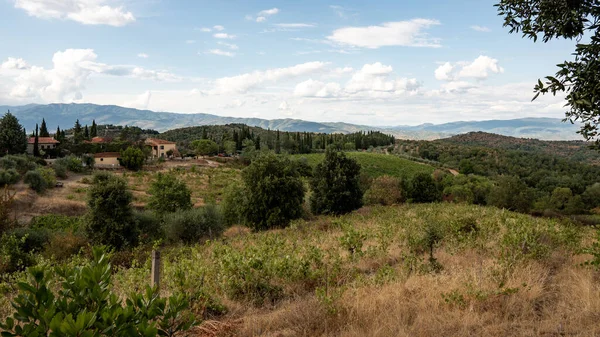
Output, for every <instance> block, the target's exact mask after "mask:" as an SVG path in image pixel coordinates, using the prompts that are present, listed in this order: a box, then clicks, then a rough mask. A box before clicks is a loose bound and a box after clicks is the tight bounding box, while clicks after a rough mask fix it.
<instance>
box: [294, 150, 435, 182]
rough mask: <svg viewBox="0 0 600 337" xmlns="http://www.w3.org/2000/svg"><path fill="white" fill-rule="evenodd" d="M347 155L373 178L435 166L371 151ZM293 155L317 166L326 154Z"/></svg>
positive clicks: (400, 174) (408, 173) (409, 172)
mask: <svg viewBox="0 0 600 337" xmlns="http://www.w3.org/2000/svg"><path fill="white" fill-rule="evenodd" d="M347 155H348V157H351V158H355V159H356V160H357V161H358V163H359V164H360V165H361V166H362V170H363V172H366V173H367V174H368V175H369V176H370V177H372V178H375V177H379V176H382V175H390V176H394V177H410V176H413V175H414V174H416V173H419V172H427V173H432V172H433V171H434V168H433V167H431V166H429V165H425V164H420V163H416V162H414V161H410V160H407V159H403V158H399V157H396V156H392V155H384V154H379V153H369V152H347ZM293 157H294V158H306V159H307V161H308V164H309V165H311V166H315V165H317V164H318V163H319V162H320V161H322V160H323V158H324V154H322V153H311V154H299V155H294V156H293Z"/></svg>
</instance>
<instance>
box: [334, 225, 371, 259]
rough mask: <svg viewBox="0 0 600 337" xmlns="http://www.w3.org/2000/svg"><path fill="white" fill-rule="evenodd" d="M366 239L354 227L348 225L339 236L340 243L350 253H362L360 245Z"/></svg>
mask: <svg viewBox="0 0 600 337" xmlns="http://www.w3.org/2000/svg"><path fill="white" fill-rule="evenodd" d="M366 239H367V236H366V235H365V234H363V233H361V232H359V231H358V230H356V229H355V228H354V227H352V226H350V225H348V226H346V227H345V228H344V234H343V235H342V236H341V237H340V244H341V245H342V247H344V248H345V249H346V250H348V252H349V253H350V255H352V256H354V255H361V254H362V253H363V251H362V247H363V244H364V242H365V240H366Z"/></svg>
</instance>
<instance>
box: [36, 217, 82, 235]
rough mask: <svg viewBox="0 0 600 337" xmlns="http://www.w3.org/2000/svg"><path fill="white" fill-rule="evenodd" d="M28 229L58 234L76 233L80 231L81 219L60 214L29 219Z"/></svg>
mask: <svg viewBox="0 0 600 337" xmlns="http://www.w3.org/2000/svg"><path fill="white" fill-rule="evenodd" d="M29 227H30V228H40V229H46V230H50V231H58V232H65V231H70V232H76V231H78V230H80V229H81V218H79V217H72V216H66V215H61V214H47V215H40V216H36V217H34V218H32V219H31V221H30V222H29Z"/></svg>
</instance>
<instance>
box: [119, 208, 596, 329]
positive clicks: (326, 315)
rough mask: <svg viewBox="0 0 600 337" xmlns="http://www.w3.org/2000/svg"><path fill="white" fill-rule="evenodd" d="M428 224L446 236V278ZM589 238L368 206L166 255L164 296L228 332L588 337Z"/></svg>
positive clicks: (533, 225) (521, 220)
mask: <svg viewBox="0 0 600 337" xmlns="http://www.w3.org/2000/svg"><path fill="white" fill-rule="evenodd" d="M428 225H432V226H434V228H435V229H436V231H437V232H438V233H439V235H440V236H441V237H442V239H441V241H440V242H439V243H438V245H437V247H436V250H435V256H436V258H437V260H438V262H439V263H440V264H441V266H442V267H443V269H442V270H441V272H439V273H432V272H430V264H429V263H428V258H427V253H426V252H427V248H426V246H425V245H423V238H424V237H425V233H426V231H425V230H424V228H426V227H427V226H428ZM350 227H352V228H355V230H357V231H358V232H359V233H360V234H362V235H364V237H365V241H364V246H363V247H362V251H363V253H362V254H360V255H356V256H350V254H349V253H348V250H347V249H345V248H344V247H343V246H342V244H341V241H340V238H341V237H342V236H344V233H346V232H347V231H348V229H347V228H350ZM470 229H472V230H470ZM590 236H591V230H590V229H588V228H574V227H571V226H570V225H564V224H561V223H559V222H557V221H554V220H546V219H536V218H533V217H530V216H526V215H522V214H517V213H512V212H506V211H502V210H498V209H495V208H487V207H479V206H472V205H454V204H423V205H404V206H394V207H376V208H366V209H362V210H360V211H357V212H354V213H352V214H349V215H346V216H342V217H339V218H333V217H318V218H315V219H312V220H309V221H304V220H301V221H298V222H296V223H294V224H293V225H292V227H291V228H288V229H284V230H274V231H269V232H264V233H258V234H252V233H248V232H247V231H245V230H243V229H235V228H234V229H230V231H229V232H228V233H226V238H225V239H224V240H222V241H214V242H210V243H208V244H205V245H196V246H193V247H182V248H174V249H171V250H170V251H165V252H164V276H163V279H164V284H163V290H164V291H165V292H166V293H169V292H171V291H173V290H175V289H179V290H183V291H186V292H187V293H188V294H190V295H192V296H193V295H198V294H210V295H211V296H213V297H214V298H217V299H219V300H220V301H221V302H222V303H223V304H225V305H226V306H227V308H228V309H229V313H228V314H226V315H225V316H222V317H218V318H215V320H216V321H213V322H210V323H206V324H205V325H204V328H210V329H216V330H217V331H221V332H224V331H227V332H228V334H222V335H236V336H255V335H269V336H280V335H281V336H292V335H293V336H298V335H300V336H320V335H324V336H367V335H368V336H415V335H419V336H500V335H501V336H534V335H545V334H549V335H550V334H553V333H555V332H556V331H557V329H559V330H560V329H562V330H561V331H562V332H564V333H565V334H566V335H573V336H576V335H580V336H584V335H588V333H589V334H592V331H596V333H597V332H598V327H597V319H598V312H600V291H599V290H600V286H599V285H598V283H597V282H596V281H594V280H595V277H596V276H595V275H596V273H594V272H592V271H590V270H588V269H585V268H583V267H580V266H579V264H580V263H581V262H582V261H584V260H585V258H586V257H585V256H580V255H575V251H576V250H577V248H578V247H580V246H581V244H582V237H584V238H585V237H590ZM584 241H585V240H584ZM148 267H149V266H148V263H146V264H145V265H144V266H143V267H137V268H132V269H123V270H119V271H118V272H117V274H116V283H115V287H116V289H117V290H118V291H119V292H122V293H123V294H124V293H128V292H129V291H131V290H133V289H141V287H142V286H143V285H144V284H145V283H146V282H147V279H148V275H149V269H148ZM202 303H204V302H202ZM200 306H201V305H200ZM594 329H596V330H594ZM215 335H219V334H215Z"/></svg>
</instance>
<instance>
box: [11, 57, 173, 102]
mask: <svg viewBox="0 0 600 337" xmlns="http://www.w3.org/2000/svg"><path fill="white" fill-rule="evenodd" d="M97 58H98V56H97V55H96V53H94V51H93V50H92V49H67V50H65V51H59V52H56V53H55V54H54V56H53V57H52V64H53V67H52V68H51V69H45V68H43V67H38V66H31V67H26V68H23V69H22V70H21V71H20V72H19V73H18V76H16V77H15V78H13V79H12V80H13V82H14V85H13V86H12V89H11V90H10V93H9V95H10V96H11V97H13V98H18V99H29V100H36V101H40V100H41V101H44V102H65V101H66V102H70V101H77V100H80V99H82V97H83V94H82V91H83V90H84V89H85V84H86V82H87V80H88V78H89V77H90V76H91V75H93V74H103V75H110V76H125V77H132V78H138V79H144V80H155V81H177V80H179V79H180V78H179V77H177V76H175V75H173V74H171V73H169V72H167V71H160V70H148V69H144V68H141V67H136V66H126V65H107V64H104V63H100V62H97ZM21 61H22V60H21ZM9 63H14V61H13V60H10V59H9V61H7V62H4V63H3V66H4V64H9ZM19 63H20V64H21V65H23V64H26V63H24V61H23V62H17V64H19Z"/></svg>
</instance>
